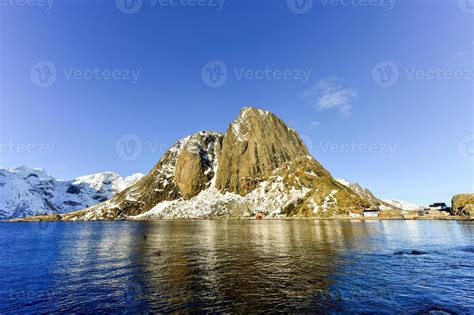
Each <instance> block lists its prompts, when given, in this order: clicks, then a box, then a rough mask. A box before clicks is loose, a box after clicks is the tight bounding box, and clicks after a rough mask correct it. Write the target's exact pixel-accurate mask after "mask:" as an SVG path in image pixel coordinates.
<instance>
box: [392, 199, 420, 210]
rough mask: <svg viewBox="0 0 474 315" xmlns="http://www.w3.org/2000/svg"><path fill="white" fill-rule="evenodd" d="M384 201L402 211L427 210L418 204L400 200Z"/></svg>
mask: <svg viewBox="0 0 474 315" xmlns="http://www.w3.org/2000/svg"><path fill="white" fill-rule="evenodd" d="M383 201H384V202H386V203H388V204H391V205H393V206H395V207H397V208H400V209H402V210H423V209H425V208H426V206H423V205H419V204H416V203H412V202H407V201H403V200H398V199H390V200H385V199H384V200H383Z"/></svg>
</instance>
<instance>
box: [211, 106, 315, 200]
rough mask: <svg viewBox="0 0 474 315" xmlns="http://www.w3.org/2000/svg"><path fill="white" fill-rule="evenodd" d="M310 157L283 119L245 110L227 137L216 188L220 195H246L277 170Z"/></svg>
mask: <svg viewBox="0 0 474 315" xmlns="http://www.w3.org/2000/svg"><path fill="white" fill-rule="evenodd" d="M307 156H309V152H308V150H307V148H306V147H305V145H304V143H303V141H302V140H301V138H300V137H299V136H298V134H297V133H296V131H295V130H293V129H291V128H289V127H288V126H287V125H286V124H285V123H284V122H283V121H282V120H281V119H280V118H278V117H277V116H275V115H274V114H272V113H270V112H268V111H264V110H261V109H257V108H253V107H245V108H243V109H242V110H241V111H240V114H239V116H238V117H237V118H236V119H235V120H234V121H233V122H232V123H231V124H230V125H229V128H228V129H227V132H226V134H225V136H224V139H223V143H222V150H221V152H220V154H219V156H218V159H219V169H218V172H217V182H216V186H217V188H218V189H219V190H221V191H230V192H235V193H238V194H240V195H245V194H246V193H248V192H250V191H252V190H253V189H255V187H256V186H257V184H258V182H259V181H260V180H261V179H262V178H263V177H268V176H269V175H271V174H272V172H273V171H274V170H276V169H277V168H279V167H281V166H283V165H285V164H286V163H289V162H292V161H295V160H296V159H297V158H301V157H307Z"/></svg>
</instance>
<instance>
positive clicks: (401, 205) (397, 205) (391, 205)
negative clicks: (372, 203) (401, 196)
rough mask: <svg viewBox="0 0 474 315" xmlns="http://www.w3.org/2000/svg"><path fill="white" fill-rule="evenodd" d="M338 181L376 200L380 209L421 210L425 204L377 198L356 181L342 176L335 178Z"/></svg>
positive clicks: (361, 194)
mask: <svg viewBox="0 0 474 315" xmlns="http://www.w3.org/2000/svg"><path fill="white" fill-rule="evenodd" d="M336 180H337V181H338V182H339V183H341V184H342V185H344V186H346V187H349V188H351V189H352V190H353V191H354V192H356V193H357V194H358V195H359V196H361V197H364V198H366V199H367V198H368V199H370V200H377V201H378V202H379V204H378V205H377V206H378V207H379V208H380V209H381V210H394V209H398V210H423V209H424V208H426V206H423V205H419V204H416V203H412V202H407V201H403V200H398V199H390V200H385V199H383V200H382V199H378V198H376V197H375V196H374V195H373V194H372V192H370V190H368V189H367V188H364V187H362V186H360V185H359V184H357V183H353V182H350V181H348V180H346V179H343V178H337V179H336Z"/></svg>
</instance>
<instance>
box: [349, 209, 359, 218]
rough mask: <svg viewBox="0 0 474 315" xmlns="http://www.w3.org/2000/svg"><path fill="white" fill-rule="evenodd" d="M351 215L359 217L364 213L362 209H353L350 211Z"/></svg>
mask: <svg viewBox="0 0 474 315" xmlns="http://www.w3.org/2000/svg"><path fill="white" fill-rule="evenodd" d="M349 216H350V217H351V218H359V217H361V216H362V213H361V212H360V211H355V210H352V211H351V212H349Z"/></svg>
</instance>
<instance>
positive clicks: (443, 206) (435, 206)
mask: <svg viewBox="0 0 474 315" xmlns="http://www.w3.org/2000/svg"><path fill="white" fill-rule="evenodd" d="M429 210H438V211H450V210H451V209H450V208H449V207H448V206H447V205H446V204H445V203H444V202H435V203H434V204H432V205H430V208H429Z"/></svg>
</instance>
